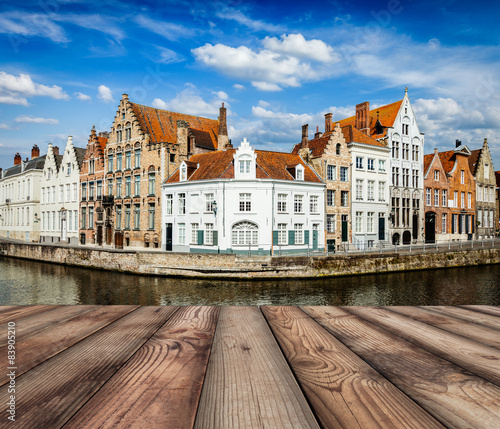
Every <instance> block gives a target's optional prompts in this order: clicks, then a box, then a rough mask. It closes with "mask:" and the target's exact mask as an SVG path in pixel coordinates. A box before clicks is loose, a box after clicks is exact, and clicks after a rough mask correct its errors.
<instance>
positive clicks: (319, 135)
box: [314, 127, 321, 139]
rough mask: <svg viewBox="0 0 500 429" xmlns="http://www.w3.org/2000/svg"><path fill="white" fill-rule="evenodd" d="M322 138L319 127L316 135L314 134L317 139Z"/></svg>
mask: <svg viewBox="0 0 500 429" xmlns="http://www.w3.org/2000/svg"><path fill="white" fill-rule="evenodd" d="M320 137H321V133H320V132H319V127H316V133H315V134H314V138H315V139H319V138H320Z"/></svg>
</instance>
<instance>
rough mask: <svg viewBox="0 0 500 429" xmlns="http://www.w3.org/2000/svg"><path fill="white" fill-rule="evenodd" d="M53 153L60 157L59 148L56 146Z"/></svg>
mask: <svg viewBox="0 0 500 429" xmlns="http://www.w3.org/2000/svg"><path fill="white" fill-rule="evenodd" d="M52 153H53V154H54V155H59V146H54V147H53V148H52Z"/></svg>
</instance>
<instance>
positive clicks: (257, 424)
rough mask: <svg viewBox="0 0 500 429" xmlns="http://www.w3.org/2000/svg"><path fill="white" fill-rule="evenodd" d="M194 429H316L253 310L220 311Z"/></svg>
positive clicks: (273, 344)
mask: <svg viewBox="0 0 500 429" xmlns="http://www.w3.org/2000/svg"><path fill="white" fill-rule="evenodd" d="M194 427H195V428H213V429H225V428H228V429H230V428H231V429H233V428H234V429H237V428H252V429H254V428H269V429H274V428H291V429H292V428H318V424H317V422H316V420H315V418H314V416H313V414H312V412H311V409H310V408H309V406H308V404H307V402H306V400H305V398H304V396H303V394H302V392H301V391H300V388H299V386H298V385H297V382H296V380H295V378H294V377H293V374H292V372H291V371H290V368H289V367H288V365H287V363H286V361H285V358H284V357H283V354H282V353H281V351H280V349H279V347H278V344H277V343H276V340H275V339H274V337H273V335H272V333H271V331H270V329H269V327H268V326H267V323H266V321H265V319H264V317H263V316H262V314H261V312H260V311H259V309H258V308H257V307H222V308H221V312H220V315H219V321H218V324H217V330H216V333H215V338H214V344H213V347H212V353H211V355H210V360H209V364H208V368H207V373H206V377H205V383H204V385H203V390H202V395H201V399H200V404H199V407H198V414H197V416H196V421H195V426H194Z"/></svg>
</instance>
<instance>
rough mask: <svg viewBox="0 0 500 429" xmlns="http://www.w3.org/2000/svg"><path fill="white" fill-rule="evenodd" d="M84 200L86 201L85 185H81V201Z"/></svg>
mask: <svg viewBox="0 0 500 429" xmlns="http://www.w3.org/2000/svg"><path fill="white" fill-rule="evenodd" d="M86 199H87V184H86V183H82V200H83V201H85V200H86ZM49 200H50V198H49Z"/></svg>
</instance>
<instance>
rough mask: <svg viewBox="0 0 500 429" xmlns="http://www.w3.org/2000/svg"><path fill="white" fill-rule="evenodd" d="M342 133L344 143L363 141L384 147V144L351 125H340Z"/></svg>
mask: <svg viewBox="0 0 500 429" xmlns="http://www.w3.org/2000/svg"><path fill="white" fill-rule="evenodd" d="M342 133H343V134H344V138H345V141H346V143H352V142H355V143H364V144H369V145H372V146H380V147H385V145H384V144H383V143H381V142H379V141H377V140H375V139H374V138H372V137H370V136H367V135H366V134H365V133H363V132H362V131H359V130H358V129H357V128H355V127H354V126H353V125H346V126H344V127H342Z"/></svg>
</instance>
